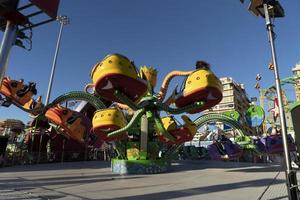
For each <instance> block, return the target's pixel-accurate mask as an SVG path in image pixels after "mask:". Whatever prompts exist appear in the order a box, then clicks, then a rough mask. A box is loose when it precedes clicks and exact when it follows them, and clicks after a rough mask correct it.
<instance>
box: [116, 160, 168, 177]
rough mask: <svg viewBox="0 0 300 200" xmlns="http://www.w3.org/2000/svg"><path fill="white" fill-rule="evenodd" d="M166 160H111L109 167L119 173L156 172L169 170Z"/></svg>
mask: <svg viewBox="0 0 300 200" xmlns="http://www.w3.org/2000/svg"><path fill="white" fill-rule="evenodd" d="M170 165H171V163H170V161H167V160H120V159H113V160H112V161H111V169H112V172H114V173H119V174H158V173H163V172H167V171H169V168H170Z"/></svg>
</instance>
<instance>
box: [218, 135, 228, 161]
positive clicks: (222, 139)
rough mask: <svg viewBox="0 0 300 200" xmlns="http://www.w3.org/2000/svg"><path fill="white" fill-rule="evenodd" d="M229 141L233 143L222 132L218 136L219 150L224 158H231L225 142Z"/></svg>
mask: <svg viewBox="0 0 300 200" xmlns="http://www.w3.org/2000/svg"><path fill="white" fill-rule="evenodd" d="M228 142H230V143H231V141H230V140H229V139H228V138H227V137H226V136H225V135H223V134H221V135H219V136H218V139H217V141H216V146H217V148H218V151H219V153H220V155H221V158H222V159H228V158H229V156H228V153H227V151H226V149H225V144H226V143H228Z"/></svg>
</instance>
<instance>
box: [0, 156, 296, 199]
mask: <svg viewBox="0 0 300 200" xmlns="http://www.w3.org/2000/svg"><path fill="white" fill-rule="evenodd" d="M298 180H299V178H298ZM0 199H3V200H4V199H5V200H10V199H14V200H21V199H34V200H37V199H61V200H71V199H72V200H76V199H88V200H89V199H102V200H109V199H110V200H117V199H120V200H137V199H138V200H148V199H149V200H150V199H151V200H160V199H161V200H167V199H201V200H208V199H210V200H211V199H214V200H226V199H230V200H235V199H238V200H240V199H247V200H252V199H253V200H254V199H255V200H256V199H274V200H275V199H276V200H278V199H287V197H286V187H285V182H284V173H283V172H281V168H280V167H279V166H275V165H273V166H272V165H265V164H256V165H255V164H249V163H237V162H216V161H201V160H200V161H181V162H178V163H174V165H173V166H172V169H171V172H170V173H163V174H156V175H130V176H120V175H117V174H113V173H111V172H110V163H108V162H98V161H97V162H77V163H63V164H61V163H56V164H41V165H31V166H15V167H8V168H0Z"/></svg>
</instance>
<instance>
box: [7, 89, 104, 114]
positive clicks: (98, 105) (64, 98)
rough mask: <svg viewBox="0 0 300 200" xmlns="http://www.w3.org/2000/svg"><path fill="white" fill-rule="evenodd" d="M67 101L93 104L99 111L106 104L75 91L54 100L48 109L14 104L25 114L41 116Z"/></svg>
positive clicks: (91, 96) (89, 95)
mask: <svg viewBox="0 0 300 200" xmlns="http://www.w3.org/2000/svg"><path fill="white" fill-rule="evenodd" d="M67 100H82V101H87V102H89V103H90V104H92V105H93V106H94V107H95V108H96V109H97V110H98V109H103V108H105V105H104V103H103V102H102V101H101V100H100V99H99V98H98V97H96V96H93V95H91V94H89V93H86V92H82V91H73V92H68V93H65V94H63V95H60V96H59V97H57V98H56V99H54V101H53V102H52V103H50V104H49V105H47V106H46V107H41V108H36V109H26V108H23V106H22V105H20V104H18V103H16V102H13V104H14V105H15V106H17V107H18V108H20V109H21V110H23V111H25V112H29V113H32V112H38V113H40V114H41V113H43V112H45V111H46V110H48V109H49V108H50V107H53V106H55V105H56V104H59V103H61V102H64V101H67Z"/></svg>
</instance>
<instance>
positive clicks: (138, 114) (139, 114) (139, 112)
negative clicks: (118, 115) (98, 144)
mask: <svg viewBox="0 0 300 200" xmlns="http://www.w3.org/2000/svg"><path fill="white" fill-rule="evenodd" d="M144 113H145V109H140V110H137V111H136V112H135V113H134V115H133V117H132V118H131V120H130V122H129V123H128V124H127V125H126V126H125V127H123V128H121V129H118V130H116V131H113V132H111V133H108V134H107V137H114V136H117V135H119V134H121V133H123V132H126V131H128V130H129V129H130V128H131V127H132V126H134V125H135V124H136V123H137V122H138V120H139V119H140V118H141V117H142V115H143V114H144Z"/></svg>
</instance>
